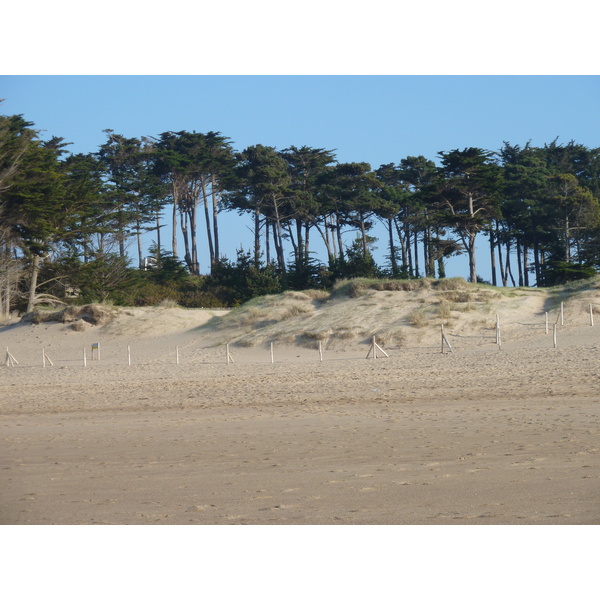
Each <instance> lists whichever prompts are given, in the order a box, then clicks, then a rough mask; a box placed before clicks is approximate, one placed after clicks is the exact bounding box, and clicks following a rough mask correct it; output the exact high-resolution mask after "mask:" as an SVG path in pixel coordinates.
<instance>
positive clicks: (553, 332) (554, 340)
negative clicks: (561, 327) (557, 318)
mask: <svg viewBox="0 0 600 600" xmlns="http://www.w3.org/2000/svg"><path fill="white" fill-rule="evenodd" d="M552 341H553V342H554V347H555V348H556V346H557V344H556V323H554V325H553V326H552Z"/></svg>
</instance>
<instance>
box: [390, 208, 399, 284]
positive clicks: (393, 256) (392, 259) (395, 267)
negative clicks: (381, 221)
mask: <svg viewBox="0 0 600 600" xmlns="http://www.w3.org/2000/svg"><path fill="white" fill-rule="evenodd" d="M388 233H389V240H390V263H391V265H392V277H398V263H397V262H396V247H395V245H394V219H392V218H390V219H388Z"/></svg>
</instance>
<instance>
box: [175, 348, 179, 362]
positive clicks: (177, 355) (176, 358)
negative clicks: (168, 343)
mask: <svg viewBox="0 0 600 600" xmlns="http://www.w3.org/2000/svg"><path fill="white" fill-rule="evenodd" d="M175 362H176V363H177V364H179V346H175Z"/></svg>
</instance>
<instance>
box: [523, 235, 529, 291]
mask: <svg viewBox="0 0 600 600" xmlns="http://www.w3.org/2000/svg"><path fill="white" fill-rule="evenodd" d="M523 283H524V284H525V286H527V287H529V248H528V247H527V244H523Z"/></svg>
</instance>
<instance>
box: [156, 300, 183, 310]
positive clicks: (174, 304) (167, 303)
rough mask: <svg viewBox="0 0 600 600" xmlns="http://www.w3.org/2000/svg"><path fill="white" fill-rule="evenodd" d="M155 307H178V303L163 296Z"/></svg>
mask: <svg viewBox="0 0 600 600" xmlns="http://www.w3.org/2000/svg"><path fill="white" fill-rule="evenodd" d="M156 307H157V308H180V306H179V304H177V302H175V300H171V299H170V298H165V299H164V300H163V301H162V302H160V303H159V304H157V305H156Z"/></svg>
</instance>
